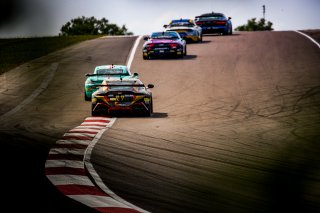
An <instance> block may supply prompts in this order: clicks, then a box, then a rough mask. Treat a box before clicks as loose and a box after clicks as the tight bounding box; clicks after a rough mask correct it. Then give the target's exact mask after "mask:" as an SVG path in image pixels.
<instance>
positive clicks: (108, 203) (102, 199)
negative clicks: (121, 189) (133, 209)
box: [68, 195, 128, 208]
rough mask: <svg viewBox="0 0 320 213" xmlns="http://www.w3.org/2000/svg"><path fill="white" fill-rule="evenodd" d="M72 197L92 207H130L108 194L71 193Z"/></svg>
mask: <svg viewBox="0 0 320 213" xmlns="http://www.w3.org/2000/svg"><path fill="white" fill-rule="evenodd" d="M68 197H71V198H72V199H75V200H77V201H79V202H81V203H84V204H86V205H87V206H90V207H121V208H128V207H127V206H126V205H124V204H122V203H120V202H118V201H116V200H114V199H113V198H111V197H107V196H94V195H70V196H68Z"/></svg>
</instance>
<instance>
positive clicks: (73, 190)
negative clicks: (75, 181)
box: [57, 185, 105, 196]
mask: <svg viewBox="0 0 320 213" xmlns="http://www.w3.org/2000/svg"><path fill="white" fill-rule="evenodd" d="M57 188H58V189H59V190H60V191H61V192H62V193H63V194H64V195H99V196H105V193H104V192H103V191H102V190H101V189H99V188H97V187H95V186H84V185H59V186H57Z"/></svg>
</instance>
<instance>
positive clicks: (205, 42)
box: [188, 40, 211, 45]
mask: <svg viewBox="0 0 320 213" xmlns="http://www.w3.org/2000/svg"><path fill="white" fill-rule="evenodd" d="M210 42H211V41H206V40H202V42H192V43H188V45H197V44H207V43H210Z"/></svg>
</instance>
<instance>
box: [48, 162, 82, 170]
mask: <svg viewBox="0 0 320 213" xmlns="http://www.w3.org/2000/svg"><path fill="white" fill-rule="evenodd" d="M55 167H67V168H76V169H83V168H84V164H83V162H82V161H77V160H47V161H46V165H45V168H55Z"/></svg>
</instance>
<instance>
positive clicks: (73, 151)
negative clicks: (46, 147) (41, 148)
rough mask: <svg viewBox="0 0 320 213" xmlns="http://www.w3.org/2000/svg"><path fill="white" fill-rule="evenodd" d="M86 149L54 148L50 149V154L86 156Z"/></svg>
mask: <svg viewBox="0 0 320 213" xmlns="http://www.w3.org/2000/svg"><path fill="white" fill-rule="evenodd" d="M85 151H86V150H85V149H70V148H52V149H50V152H49V154H51V155H56V154H58V155H60V154H63V155H66V154H71V155H84V153H85Z"/></svg>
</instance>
